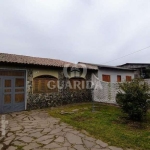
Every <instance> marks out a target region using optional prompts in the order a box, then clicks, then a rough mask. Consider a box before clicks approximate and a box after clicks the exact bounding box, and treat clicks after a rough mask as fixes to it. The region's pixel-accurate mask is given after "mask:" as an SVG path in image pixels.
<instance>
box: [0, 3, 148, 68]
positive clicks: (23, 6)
mask: <svg viewBox="0 0 150 150" xmlns="http://www.w3.org/2000/svg"><path fill="white" fill-rule="evenodd" d="M148 46H150V0H132V1H131V0H3V1H1V2H0V52H4V53H13V54H21V55H29V56H38V57H46V58H54V59H61V60H66V61H70V62H73V63H77V62H78V61H80V62H89V63H96V64H104V63H105V62H108V61H110V60H113V59H115V58H118V57H121V56H124V55H127V54H129V53H132V52H134V51H136V50H139V49H142V48H144V47H148ZM149 58H150V48H149V49H146V50H143V51H141V52H139V53H135V54H133V55H130V56H128V57H125V58H122V59H119V60H117V61H113V62H110V63H108V64H107V65H119V64H123V63H127V62H135V63H150V61H149V60H150V59H149Z"/></svg>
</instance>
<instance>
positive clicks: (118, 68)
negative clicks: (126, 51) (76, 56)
mask: <svg viewBox="0 0 150 150" xmlns="http://www.w3.org/2000/svg"><path fill="white" fill-rule="evenodd" d="M78 64H87V65H92V66H97V67H98V68H99V69H100V68H107V69H114V70H128V71H135V70H134V69H128V68H122V67H116V66H108V65H101V64H91V63H84V62H78Z"/></svg>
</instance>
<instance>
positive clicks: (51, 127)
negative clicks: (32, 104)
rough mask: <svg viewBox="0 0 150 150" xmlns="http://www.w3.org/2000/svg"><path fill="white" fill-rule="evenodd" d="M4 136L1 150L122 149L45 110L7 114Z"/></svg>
mask: <svg viewBox="0 0 150 150" xmlns="http://www.w3.org/2000/svg"><path fill="white" fill-rule="evenodd" d="M6 120H8V125H7V130H6V135H5V136H1V137H0V149H1V150H17V149H18V150H22V149H23V150H29V149H35V150H38V149H39V150H44V149H51V150H122V149H121V148H117V147H113V146H108V144H106V143H104V142H102V141H101V140H97V139H94V138H92V137H89V136H87V135H86V134H83V133H81V132H79V131H77V130H75V129H73V127H71V126H69V125H67V124H65V123H61V122H60V120H59V119H56V118H53V117H50V116H49V115H48V114H47V112H46V111H44V110H34V111H30V112H27V111H24V112H19V113H12V114H11V115H6Z"/></svg>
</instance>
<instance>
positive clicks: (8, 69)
mask: <svg viewBox="0 0 150 150" xmlns="http://www.w3.org/2000/svg"><path fill="white" fill-rule="evenodd" d="M0 70H6V71H24V72H25V76H24V77H25V96H24V97H25V108H24V110H26V109H27V94H28V93H27V87H28V85H27V78H28V76H27V75H28V74H27V70H28V69H17V68H0ZM1 77H2V76H0V78H1ZM6 77H7V76H6ZM1 85H2V84H1ZM1 104H2V103H1Z"/></svg>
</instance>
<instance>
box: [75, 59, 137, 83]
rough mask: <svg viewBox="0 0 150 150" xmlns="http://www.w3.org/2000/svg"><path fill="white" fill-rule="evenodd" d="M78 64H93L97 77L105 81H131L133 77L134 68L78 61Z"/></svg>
mask: <svg viewBox="0 0 150 150" xmlns="http://www.w3.org/2000/svg"><path fill="white" fill-rule="evenodd" d="M78 64H86V65H93V66H97V67H98V78H99V79H100V80H101V81H106V82H114V83H115V82H123V81H131V79H133V78H134V71H135V70H134V69H130V68H123V67H115V66H108V65H100V64H90V63H83V62H79V63H78Z"/></svg>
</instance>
